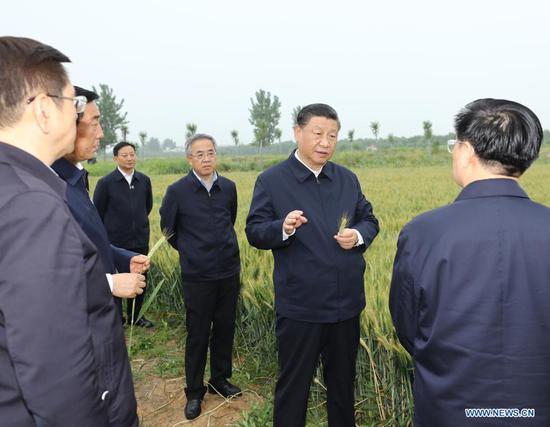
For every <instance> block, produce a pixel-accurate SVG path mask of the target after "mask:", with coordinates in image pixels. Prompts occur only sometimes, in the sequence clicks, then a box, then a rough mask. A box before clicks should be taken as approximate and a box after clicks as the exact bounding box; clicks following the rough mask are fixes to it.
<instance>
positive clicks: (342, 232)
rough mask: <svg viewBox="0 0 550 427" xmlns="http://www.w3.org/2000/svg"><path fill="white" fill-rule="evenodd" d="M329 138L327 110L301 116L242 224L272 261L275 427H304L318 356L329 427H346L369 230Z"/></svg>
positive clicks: (357, 189)
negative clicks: (286, 152) (292, 145)
mask: <svg viewBox="0 0 550 427" xmlns="http://www.w3.org/2000/svg"><path fill="white" fill-rule="evenodd" d="M339 130H340V121H339V119H338V115H337V113H336V111H335V110H334V109H333V108H332V107H330V106H328V105H326V104H311V105H308V106H306V107H304V108H302V110H301V111H300V112H299V113H298V116H297V118H296V124H295V126H294V137H295V139H296V142H297V145H298V148H297V150H295V151H294V152H293V153H292V154H291V155H290V157H289V158H288V159H287V160H285V161H284V162H282V163H279V164H277V165H275V166H273V167H271V168H269V169H268V170H266V171H265V172H263V173H262V174H260V175H259V176H258V179H257V180H256V185H255V188H254V193H253V196H252V202H251V206H250V212H249V215H248V218H247V221H246V235H247V238H248V241H249V242H250V244H251V245H252V246H255V247H257V248H259V249H271V250H272V252H273V257H274V259H275V270H274V272H273V282H274V285H275V311H276V314H277V322H276V327H275V333H276V335H277V347H278V357H279V378H278V380H277V385H276V388H275V408H274V414H273V421H274V426H275V427H283V426H284V427H293V426H304V425H305V420H306V409H307V401H308V395H309V388H310V385H311V381H312V379H313V375H314V373H315V369H316V367H317V363H318V360H319V356H320V357H321V361H322V365H323V374H324V375H323V376H324V381H325V385H326V387H327V410H328V424H329V426H330V427H334V426H349V427H353V426H355V417H354V413H355V410H354V381H355V360H356V356H357V347H358V344H359V314H360V313H361V311H362V310H363V308H364V307H365V293H364V284H363V274H364V271H365V260H364V259H363V253H364V252H365V250H366V249H367V247H369V245H370V244H371V243H372V241H373V240H374V238H375V237H376V235H377V234H378V221H377V219H376V217H375V216H374V214H373V213H372V207H371V204H370V203H369V202H368V201H367V200H366V199H365V196H364V195H363V193H362V191H361V186H360V184H359V181H358V179H357V177H356V176H355V174H354V173H353V172H351V171H350V170H348V169H346V168H344V167H342V166H339V165H337V164H335V163H332V162H329V160H330V158H331V157H332V155H333V154H334V151H335V149H336V143H337V139H338V131H339Z"/></svg>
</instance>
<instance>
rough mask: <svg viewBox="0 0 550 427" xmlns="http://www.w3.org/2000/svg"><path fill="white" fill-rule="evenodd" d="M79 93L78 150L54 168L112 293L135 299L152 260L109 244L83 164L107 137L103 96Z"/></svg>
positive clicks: (93, 93)
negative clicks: (100, 102)
mask: <svg viewBox="0 0 550 427" xmlns="http://www.w3.org/2000/svg"><path fill="white" fill-rule="evenodd" d="M75 93H76V95H77V98H84V100H85V102H84V106H85V109H84V111H83V112H81V113H79V115H78V118H77V132H76V141H75V147H74V150H73V151H72V152H71V153H69V154H67V155H65V156H64V157H63V158H61V159H58V160H56V161H55V162H54V163H53V164H52V169H53V170H54V171H55V172H56V173H57V174H58V175H59V176H60V178H61V179H63V181H65V182H66V183H67V202H68V204H69V209H70V210H71V213H72V214H73V216H74V218H75V219H76V221H77V222H78V224H79V225H80V227H82V230H83V231H84V232H85V233H86V235H87V236H88V237H89V238H90V240H91V241H92V242H93V244H94V245H95V246H96V248H97V249H98V251H99V255H100V256H101V261H102V262H103V265H104V267H105V271H106V273H107V274H106V276H107V280H108V282H109V287H110V289H111V292H112V293H113V295H114V296H115V297H116V298H117V299H119V298H135V297H136V295H141V294H142V293H143V291H144V288H145V277H144V276H143V275H142V274H143V273H145V271H146V270H147V269H148V268H149V259H148V258H147V257H146V256H145V255H140V254H138V253H136V252H131V251H128V250H125V249H122V248H119V247H116V246H113V245H111V244H110V243H109V237H108V236H107V231H106V230H105V227H104V225H103V222H102V221H101V218H100V216H99V213H98V212H97V209H96V208H95V206H94V204H93V203H92V201H91V200H90V195H89V193H88V191H89V186H88V172H87V171H86V169H84V167H83V166H82V163H81V162H83V161H85V160H89V159H93V158H95V156H96V153H97V150H98V148H99V142H100V140H101V138H103V129H102V127H101V122H100V117H101V114H100V111H99V108H98V106H97V104H96V102H95V101H96V100H97V99H98V98H99V96H98V95H97V94H96V93H95V92H92V91H89V90H86V89H84V88H81V87H78V86H75ZM117 271H119V273H117ZM128 271H132V272H131V273H130V272H128ZM126 272H128V273H126Z"/></svg>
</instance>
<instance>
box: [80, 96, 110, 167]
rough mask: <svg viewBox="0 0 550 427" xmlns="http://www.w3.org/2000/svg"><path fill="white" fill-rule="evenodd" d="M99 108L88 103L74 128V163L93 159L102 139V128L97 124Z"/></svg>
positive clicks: (94, 104)
mask: <svg viewBox="0 0 550 427" xmlns="http://www.w3.org/2000/svg"><path fill="white" fill-rule="evenodd" d="M99 118H100V113H99V108H97V105H96V103H95V102H88V103H87V104H86V110H84V114H83V116H82V117H81V119H80V121H79V123H78V125H77V127H76V141H75V146H74V153H73V155H74V156H73V157H74V159H75V160H76V161H78V162H81V161H83V160H89V159H93V158H94V157H95V155H96V153H97V150H98V148H99V141H100V140H101V138H103V128H102V127H101V123H100V122H99Z"/></svg>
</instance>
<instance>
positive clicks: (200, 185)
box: [187, 169, 221, 191]
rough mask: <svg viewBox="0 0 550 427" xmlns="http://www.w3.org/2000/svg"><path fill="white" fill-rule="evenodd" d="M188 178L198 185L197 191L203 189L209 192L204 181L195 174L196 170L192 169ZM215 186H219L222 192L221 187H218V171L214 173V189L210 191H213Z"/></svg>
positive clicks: (196, 186)
mask: <svg viewBox="0 0 550 427" xmlns="http://www.w3.org/2000/svg"><path fill="white" fill-rule="evenodd" d="M187 178H188V179H189V180H190V182H193V183H195V184H196V185H195V191H198V190H200V189H201V188H205V189H206V190H208V189H207V188H206V185H205V184H204V182H203V180H202V179H200V178H199V175H197V173H196V172H195V170H194V169H191V170H190V171H189V174H188V175H187ZM214 186H217V187H218V188H219V189H220V190H221V187H220V186H219V185H218V173H217V172H216V171H214V173H213V176H212V187H211V188H210V190H212V188H214Z"/></svg>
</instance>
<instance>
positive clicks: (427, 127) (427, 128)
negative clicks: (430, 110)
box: [422, 120, 433, 141]
mask: <svg viewBox="0 0 550 427" xmlns="http://www.w3.org/2000/svg"><path fill="white" fill-rule="evenodd" d="M422 129H423V131H424V139H425V140H426V141H430V140H431V139H432V136H433V132H432V122H430V121H429V120H426V121H424V122H422Z"/></svg>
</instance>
